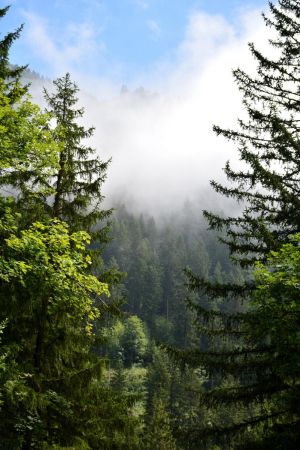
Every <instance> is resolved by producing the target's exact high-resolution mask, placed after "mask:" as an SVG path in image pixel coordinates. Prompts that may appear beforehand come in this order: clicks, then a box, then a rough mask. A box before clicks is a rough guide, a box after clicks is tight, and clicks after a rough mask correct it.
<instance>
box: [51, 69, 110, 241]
mask: <svg viewBox="0 0 300 450" xmlns="http://www.w3.org/2000/svg"><path fill="white" fill-rule="evenodd" d="M53 83H54V86H55V92H54V93H53V94H49V93H48V92H47V91H46V90H44V94H45V99H46V101H47V104H48V112H49V113H50V114H51V116H52V117H53V118H54V120H55V122H56V125H55V128H54V130H53V136H54V139H55V141H56V142H57V143H58V144H59V145H60V154H59V166H58V171H57V173H56V174H55V176H54V180H53V181H52V186H53V188H54V200H53V203H51V206H50V208H51V211H50V215H52V216H53V217H60V218H61V219H63V220H65V221H66V222H67V223H69V224H70V226H71V228H72V229H84V230H86V231H89V232H91V231H92V226H93V225H95V224H98V225H99V223H100V221H101V220H102V219H104V218H106V217H107V216H108V215H109V213H110V212H109V211H103V210H102V208H101V207H100V205H101V202H102V200H103V196H102V193H101V188H102V184H103V182H104V180H105V178H106V170H107V166H108V161H107V162H103V161H101V159H100V158H99V156H97V155H96V154H95V153H96V151H95V149H93V148H91V147H90V146H89V145H88V144H87V143H86V142H83V141H84V140H86V139H89V138H90V137H91V136H92V135H93V132H94V128H93V127H90V128H87V129H86V128H85V127H84V126H83V125H80V124H79V120H82V117H83V114H84V109H83V108H78V107H77V106H76V104H77V102H78V98H77V97H76V94H77V92H78V91H79V89H78V87H77V86H76V84H75V83H73V82H72V81H71V77H70V74H69V73H67V74H66V75H65V76H64V77H62V78H58V79H57V80H55V81H54V82H53Z"/></svg>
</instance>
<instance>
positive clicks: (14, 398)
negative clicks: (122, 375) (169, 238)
mask: <svg viewBox="0 0 300 450" xmlns="http://www.w3.org/2000/svg"><path fill="white" fill-rule="evenodd" d="M6 11H7V8H5V9H1V10H0V17H2V16H3V15H5V13H6ZM19 31H20V29H19V30H17V32H15V33H10V34H8V35H7V36H6V37H4V39H3V40H2V41H0V53H1V54H0V119H1V125H0V140H1V146H0V147H1V148H0V188H1V197H0V245H1V255H0V281H1V283H0V323H3V322H5V328H4V330H3V335H2V342H1V351H0V386H1V387H0V396H1V397H0V401H1V406H0V439H1V448H5V449H6V450H10V449H11V450H18V449H20V450H21V449H22V450H29V449H33V448H38V449H46V448H76V449H77V448H78V449H79V448H82V449H83V448H85V449H87V448H90V449H105V450H109V449H128V448H131V449H134V448H136V447H137V446H138V439H137V435H136V432H135V429H136V427H137V424H138V423H139V419H138V418H136V417H134V416H133V415H132V414H131V407H132V404H133V401H132V400H131V399H130V396H129V395H128V396H125V395H124V396H121V395H120V393H119V392H114V391H113V390H112V389H111V387H110V386H109V385H108V383H107V380H106V379H105V378H104V376H103V370H104V367H103V366H104V361H103V360H102V359H101V358H99V357H98V356H97V352H95V347H96V346H97V345H98V342H97V339H98V336H97V334H96V332H97V331H98V330H99V324H98V323H97V322H99V321H100V320H102V321H103V319H102V316H106V315H107V313H108V312H109V311H110V307H109V306H108V302H107V296H108V284H107V279H108V275H106V280H105V281H104V280H102V281H99V279H98V278H97V277H96V276H95V275H93V274H92V270H91V263H92V259H91V255H90V253H91V252H90V251H89V250H88V247H90V245H91V244H92V242H91V238H90V234H89V233H88V232H89V231H91V227H92V226H93V225H95V222H96V221H97V220H99V219H101V218H104V217H106V216H107V212H103V211H101V209H99V202H101V199H102V195H101V191H100V187H101V184H102V181H103V180H104V177H105V169H106V163H102V162H101V161H100V160H99V158H97V157H90V155H91V153H93V151H92V149H90V148H89V147H88V146H84V145H81V139H85V138H88V137H89V136H91V133H92V130H87V131H86V130H84V128H83V127H80V126H79V125H78V124H77V119H78V118H80V117H81V116H82V111H81V110H76V109H72V107H73V105H74V104H75V103H76V100H77V99H76V97H75V93H76V92H77V88H76V86H75V85H73V84H72V83H71V81H70V78H69V76H68V75H67V76H66V77H65V78H64V79H61V80H58V81H57V82H56V86H57V93H56V94H54V95H53V96H52V97H50V96H47V99H48V101H49V103H50V106H51V111H50V112H49V113H46V114H42V113H41V111H40V110H39V108H38V107H37V106H35V105H33V104H32V103H31V101H30V98H29V97H28V96H26V95H25V94H26V88H23V87H22V86H21V85H20V83H19V75H20V74H21V72H22V69H15V70H14V69H10V68H9V65H8V51H9V48H10V45H11V43H12V42H13V41H14V39H16V38H17V37H18V34H19ZM61 96H62V97H61ZM61 99H62V103H60V101H61ZM62 105H64V108H63V109H62V116H60V115H59V111H61V110H60V107H61V106H62ZM53 118H55V119H56V126H55V127H54V128H53V126H52V125H53ZM93 235H94V236H96V235H97V238H98V239H99V240H100V243H101V244H102V243H103V242H104V235H103V233H101V230H100V232H97V233H93ZM97 253H99V252H97ZM113 278H114V279H116V278H117V273H116V271H114V273H113ZM96 325H97V326H96Z"/></svg>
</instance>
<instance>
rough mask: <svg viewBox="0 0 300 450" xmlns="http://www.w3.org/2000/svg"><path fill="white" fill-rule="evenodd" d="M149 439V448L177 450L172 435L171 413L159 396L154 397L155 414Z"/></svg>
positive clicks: (150, 449) (150, 426)
mask: <svg viewBox="0 0 300 450" xmlns="http://www.w3.org/2000/svg"><path fill="white" fill-rule="evenodd" d="M147 440H148V445H147V449H149V450H176V448H177V447H176V442H175V439H174V438H173V436H172V430H171V424H170V418H169V414H168V412H167V411H166V409H165V406H164V403H163V401H162V400H161V399H160V398H158V396H155V397H154V399H153V415H152V419H151V422H150V424H149V432H148V436H147Z"/></svg>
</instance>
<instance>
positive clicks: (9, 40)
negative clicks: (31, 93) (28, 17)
mask: <svg viewBox="0 0 300 450" xmlns="http://www.w3.org/2000/svg"><path fill="white" fill-rule="evenodd" d="M9 8H10V7H9V6H6V7H5V8H0V19H2V18H3V17H5V15H6V13H7V12H8V10H9ZM22 28H23V25H21V26H20V27H18V28H17V29H16V30H15V31H11V32H9V33H7V34H6V35H5V36H4V37H3V39H1V40H0V79H1V80H3V81H4V80H5V84H6V94H7V96H8V99H9V101H10V102H11V103H14V102H15V101H16V99H18V98H20V96H22V95H23V94H24V93H25V92H26V91H27V87H26V86H25V87H24V86H21V84H20V83H19V81H20V76H21V75H22V73H23V71H24V69H25V68H26V66H20V67H18V66H15V67H13V66H12V65H11V64H10V63H9V50H10V48H11V46H12V44H13V43H14V41H15V40H16V39H18V38H19V36H20V33H21V31H22Z"/></svg>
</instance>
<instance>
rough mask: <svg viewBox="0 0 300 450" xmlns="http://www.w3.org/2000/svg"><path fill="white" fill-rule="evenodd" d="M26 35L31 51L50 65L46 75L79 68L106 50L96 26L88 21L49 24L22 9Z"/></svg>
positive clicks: (86, 67)
mask: <svg viewBox="0 0 300 450" xmlns="http://www.w3.org/2000/svg"><path fill="white" fill-rule="evenodd" d="M24 16H25V18H26V23H27V27H26V38H27V40H28V42H29V45H30V47H31V48H32V51H33V52H34V53H35V54H36V55H37V56H38V57H39V58H40V59H41V60H43V61H44V62H46V63H48V65H49V72H50V73H48V74H47V75H48V76H57V75H59V74H62V73H64V72H66V71H70V72H73V71H75V72H76V71H78V67H85V70H87V69H88V67H89V66H90V65H91V62H93V60H94V58H95V57H96V55H97V57H98V58H99V57H101V54H103V53H104V52H105V45H104V43H101V42H100V43H99V39H98V35H99V30H97V31H96V30H95V28H94V26H93V25H92V24H91V23H89V22H82V23H72V22H70V23H67V24H66V26H65V29H60V30H55V29H51V28H50V27H49V24H48V22H47V20H45V19H44V18H43V17H41V16H39V15H37V14H34V13H32V12H24Z"/></svg>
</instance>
